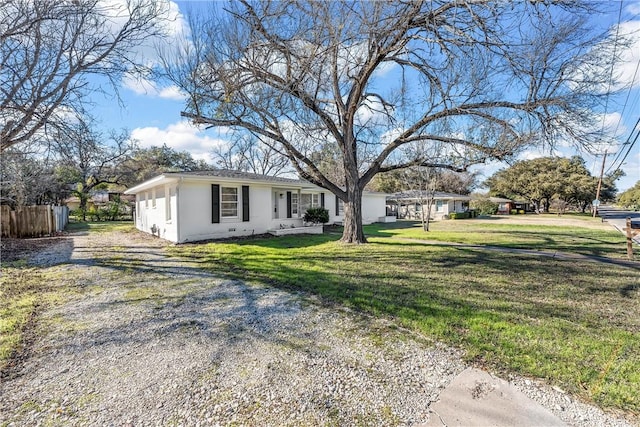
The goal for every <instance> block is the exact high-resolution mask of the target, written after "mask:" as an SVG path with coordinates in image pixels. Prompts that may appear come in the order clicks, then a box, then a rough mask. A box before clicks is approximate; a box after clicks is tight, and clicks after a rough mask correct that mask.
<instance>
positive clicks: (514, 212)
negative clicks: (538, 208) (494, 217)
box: [510, 209, 518, 215]
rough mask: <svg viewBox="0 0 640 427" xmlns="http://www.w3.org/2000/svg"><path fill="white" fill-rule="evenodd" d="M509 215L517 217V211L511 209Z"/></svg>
mask: <svg viewBox="0 0 640 427" xmlns="http://www.w3.org/2000/svg"><path fill="white" fill-rule="evenodd" d="M510 213H511V215H517V214H518V209H511V211H510Z"/></svg>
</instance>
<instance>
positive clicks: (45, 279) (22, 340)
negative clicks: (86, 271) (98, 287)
mask: <svg viewBox="0 0 640 427" xmlns="http://www.w3.org/2000/svg"><path fill="white" fill-rule="evenodd" d="M72 281H73V280H72V278H70V277H69V276H68V273H61V272H60V271H59V268H58V267H52V268H46V269H43V268H34V267H28V266H26V265H25V264H24V263H12V264H9V265H3V266H2V275H1V277H0V372H5V370H6V369H7V368H9V367H10V366H9V365H10V364H11V363H13V362H14V361H15V360H14V359H16V358H19V356H20V353H21V352H22V351H23V350H24V349H25V347H26V346H28V342H29V340H30V339H31V338H32V337H33V336H34V335H33V334H35V325H36V323H37V321H38V315H39V313H40V312H41V311H42V310H44V308H45V307H48V306H51V305H56V304H60V303H61V302H63V301H66V300H67V299H68V298H69V297H70V296H71V295H73V294H75V293H77V289H76V288H74V287H73V286H72V284H71V282H72Z"/></svg>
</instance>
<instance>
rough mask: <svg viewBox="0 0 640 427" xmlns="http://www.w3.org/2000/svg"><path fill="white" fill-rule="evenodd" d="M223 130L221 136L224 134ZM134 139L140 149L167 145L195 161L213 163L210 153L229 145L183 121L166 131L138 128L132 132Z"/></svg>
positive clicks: (168, 127)
mask: <svg viewBox="0 0 640 427" xmlns="http://www.w3.org/2000/svg"><path fill="white" fill-rule="evenodd" d="M224 132H225V129H222V132H219V133H220V134H224ZM131 136H132V138H133V139H135V140H137V141H138V143H139V144H140V147H143V148H148V147H152V146H161V145H162V144H167V146H168V147H171V148H173V149H174V150H177V151H187V152H189V153H190V154H191V155H192V156H193V158H194V159H202V160H205V161H207V162H211V161H212V159H211V156H210V152H211V150H212V149H213V148H214V147H216V146H218V145H224V144H227V141H226V140H224V139H222V138H214V137H211V136H208V135H205V134H204V131H203V130H201V129H199V128H198V127H196V126H194V125H192V124H191V123H190V122H189V121H186V120H183V121H180V122H177V123H173V124H170V125H168V126H166V127H165V128H164V129H160V128H157V127H143V128H136V129H134V130H133V131H131Z"/></svg>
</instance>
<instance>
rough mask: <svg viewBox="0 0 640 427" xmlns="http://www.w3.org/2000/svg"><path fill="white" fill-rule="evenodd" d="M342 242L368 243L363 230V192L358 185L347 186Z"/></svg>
mask: <svg viewBox="0 0 640 427" xmlns="http://www.w3.org/2000/svg"><path fill="white" fill-rule="evenodd" d="M340 241H341V242H344V243H367V238H366V237H365V236H364V230H363V229H362V191H361V190H360V188H359V186H358V184H357V183H355V185H349V184H347V201H346V202H345V203H344V231H343V233H342V238H341V239H340Z"/></svg>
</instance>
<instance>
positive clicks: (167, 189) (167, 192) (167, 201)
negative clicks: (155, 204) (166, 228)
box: [164, 185, 173, 223]
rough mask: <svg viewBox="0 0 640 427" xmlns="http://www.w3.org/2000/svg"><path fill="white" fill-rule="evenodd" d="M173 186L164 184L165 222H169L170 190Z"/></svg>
mask: <svg viewBox="0 0 640 427" xmlns="http://www.w3.org/2000/svg"><path fill="white" fill-rule="evenodd" d="M172 190H173V188H172V187H171V186H169V185H167V186H165V188H164V193H165V203H164V218H165V222H167V223H171V219H172V213H171V192H172Z"/></svg>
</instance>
